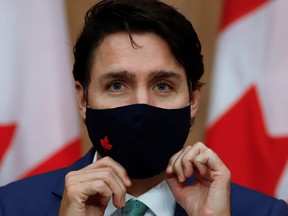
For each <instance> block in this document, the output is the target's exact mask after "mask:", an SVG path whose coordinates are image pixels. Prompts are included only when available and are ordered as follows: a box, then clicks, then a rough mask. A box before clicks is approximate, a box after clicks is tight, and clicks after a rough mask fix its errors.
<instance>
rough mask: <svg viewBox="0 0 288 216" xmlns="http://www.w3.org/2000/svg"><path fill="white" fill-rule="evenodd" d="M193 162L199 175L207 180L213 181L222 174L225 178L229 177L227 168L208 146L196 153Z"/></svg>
mask: <svg viewBox="0 0 288 216" xmlns="http://www.w3.org/2000/svg"><path fill="white" fill-rule="evenodd" d="M194 164H195V166H196V167H197V169H198V171H199V173H200V175H201V176H203V177H205V178H206V179H207V180H210V181H213V180H215V179H216V178H217V177H219V176H223V177H225V178H227V180H229V178H230V177H229V176H230V174H229V170H228V168H227V167H226V166H225V164H224V163H223V162H222V161H221V159H220V158H219V157H218V155H217V154H216V153H215V152H214V151H212V150H211V149H209V148H207V149H206V150H205V151H203V152H202V153H201V154H199V155H197V157H196V158H195V160H194Z"/></svg>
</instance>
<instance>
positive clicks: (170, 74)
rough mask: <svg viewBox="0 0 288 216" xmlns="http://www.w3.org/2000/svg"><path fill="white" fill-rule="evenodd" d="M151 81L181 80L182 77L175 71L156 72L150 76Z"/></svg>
mask: <svg viewBox="0 0 288 216" xmlns="http://www.w3.org/2000/svg"><path fill="white" fill-rule="evenodd" d="M149 77H150V78H151V79H155V78H175V79H180V78H181V75H180V74H178V73H175V72H173V71H155V72H153V73H151V74H150V75H149Z"/></svg>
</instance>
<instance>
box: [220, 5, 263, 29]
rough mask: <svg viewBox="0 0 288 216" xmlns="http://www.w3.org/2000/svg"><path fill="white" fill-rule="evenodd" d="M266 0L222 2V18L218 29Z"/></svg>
mask: <svg viewBox="0 0 288 216" xmlns="http://www.w3.org/2000/svg"><path fill="white" fill-rule="evenodd" d="M266 2H268V0H240V1H239V0H226V1H224V4H223V12H222V20H221V24H220V30H223V29H224V28H226V27H227V26H228V25H229V24H230V23H232V22H234V21H235V20H237V19H239V18H240V17H242V16H244V15H245V14H247V13H249V12H251V11H253V10H255V9H256V8H258V7H259V6H261V5H262V4H264V3H266Z"/></svg>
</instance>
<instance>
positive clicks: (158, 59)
mask: <svg viewBox="0 0 288 216" xmlns="http://www.w3.org/2000/svg"><path fill="white" fill-rule="evenodd" d="M131 37H132V40H133V42H135V44H133V42H132V41H131V39H130V36H129V35H128V34H127V33H124V32H120V33H115V34H110V35H108V36H106V37H105V38H104V39H103V41H102V42H101V44H100V45H99V47H98V48H97V49H96V51H95V53H94V56H93V58H92V62H93V63H92V68H91V69H92V70H91V72H92V73H91V77H92V78H93V76H94V78H95V76H98V75H100V74H101V73H105V72H111V71H128V72H129V73H135V74H136V75H137V73H151V72H155V71H175V72H178V73H184V74H185V72H184V69H183V67H182V66H181V65H180V64H179V63H178V61H177V60H176V59H175V57H174V56H173V54H172V52H171V51H170V48H169V46H168V44H167V43H166V41H165V40H163V39H162V38H161V37H160V36H158V35H156V34H154V33H142V34H131Z"/></svg>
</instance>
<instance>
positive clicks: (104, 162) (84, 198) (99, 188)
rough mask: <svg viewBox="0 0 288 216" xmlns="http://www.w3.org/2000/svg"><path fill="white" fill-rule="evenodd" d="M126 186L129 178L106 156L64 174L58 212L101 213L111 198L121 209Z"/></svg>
mask: <svg viewBox="0 0 288 216" xmlns="http://www.w3.org/2000/svg"><path fill="white" fill-rule="evenodd" d="M129 186H131V181H130V179H129V177H128V175H127V172H126V171H125V169H124V168H123V167H122V166H121V165H120V164H119V163H117V162H115V161H114V160H113V159H111V158H110V157H104V158H102V159H100V160H98V161H97V162H95V163H93V164H90V165H89V166H87V167H84V168H83V169H81V170H78V171H72V172H70V173H68V174H67V175H66V178H65V188H64V194H63V198H62V202H61V207H60V212H59V215H60V216H80V215H81V216H84V215H85V216H87V215H97V216H98V215H103V214H104V211H105V209H106V206H107V204H108V202H109V200H110V198H111V197H112V198H113V204H114V206H115V207H117V208H122V207H123V206H124V205H125V194H126V188H127V187H129Z"/></svg>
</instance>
